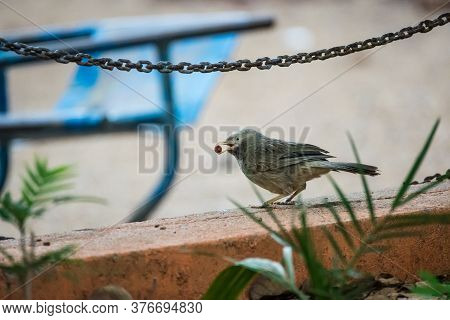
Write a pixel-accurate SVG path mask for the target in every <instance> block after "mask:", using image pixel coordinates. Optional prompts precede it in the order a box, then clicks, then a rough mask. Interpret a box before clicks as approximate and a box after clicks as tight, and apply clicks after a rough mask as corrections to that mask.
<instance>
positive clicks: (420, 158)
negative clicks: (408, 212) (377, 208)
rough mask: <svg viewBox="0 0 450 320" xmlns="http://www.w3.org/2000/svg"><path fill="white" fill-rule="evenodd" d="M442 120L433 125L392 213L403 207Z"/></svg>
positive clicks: (393, 204) (400, 189) (397, 196)
mask: <svg viewBox="0 0 450 320" xmlns="http://www.w3.org/2000/svg"><path fill="white" fill-rule="evenodd" d="M439 122H440V119H438V120H436V122H435V123H434V125H433V128H432V129H431V131H430V133H429V134H428V138H427V140H426V141H425V144H424V146H423V147H422V150H420V152H419V155H418V156H417V158H416V160H415V161H414V164H413V165H412V167H411V169H410V170H409V172H408V174H407V175H406V178H405V180H403V183H402V185H401V186H400V188H399V191H398V193H397V195H396V197H395V199H394V201H393V202H392V206H391V211H392V210H394V209H395V208H397V207H398V206H399V205H401V200H402V198H403V196H404V195H405V194H406V192H407V191H408V189H409V187H410V185H411V182H412V181H413V180H414V177H415V175H416V173H417V171H418V170H419V168H420V165H421V164H422V162H423V159H424V158H425V155H426V154H427V152H428V149H429V148H430V145H431V142H432V141H433V137H434V134H435V133H436V130H437V128H438V126H439Z"/></svg>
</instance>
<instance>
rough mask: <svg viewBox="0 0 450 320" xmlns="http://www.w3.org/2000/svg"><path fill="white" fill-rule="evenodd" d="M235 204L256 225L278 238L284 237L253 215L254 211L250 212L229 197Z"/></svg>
mask: <svg viewBox="0 0 450 320" xmlns="http://www.w3.org/2000/svg"><path fill="white" fill-rule="evenodd" d="M229 200H230V201H231V202H232V203H233V204H234V205H235V206H237V207H238V208H239V209H240V210H241V211H242V212H243V213H244V214H245V215H246V216H247V217H249V218H250V219H251V220H253V222H255V223H257V224H258V225H260V226H261V227H262V228H264V229H265V230H267V231H268V232H269V233H273V234H274V235H276V236H277V237H278V238H280V239H284V237H283V236H282V235H281V234H280V233H279V232H277V231H276V230H275V229H272V228H271V227H269V226H268V225H267V224H265V223H264V222H263V221H262V219H261V218H258V217H256V216H255V214H254V213H252V212H250V211H249V210H248V209H247V208H245V207H243V206H241V205H240V204H239V203H237V202H235V201H234V200H233V199H229Z"/></svg>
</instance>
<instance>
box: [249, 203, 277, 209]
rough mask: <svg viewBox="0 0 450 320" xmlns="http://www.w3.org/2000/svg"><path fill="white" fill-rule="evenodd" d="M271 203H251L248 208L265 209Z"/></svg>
mask: <svg viewBox="0 0 450 320" xmlns="http://www.w3.org/2000/svg"><path fill="white" fill-rule="evenodd" d="M271 205H272V204H270V203H263V204H260V205H251V206H250V208H252V209H265V208H269V207H270V206H271Z"/></svg>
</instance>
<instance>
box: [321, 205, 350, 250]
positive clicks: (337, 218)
mask: <svg viewBox="0 0 450 320" xmlns="http://www.w3.org/2000/svg"><path fill="white" fill-rule="evenodd" d="M326 207H327V209H328V210H329V211H330V212H331V214H332V215H333V218H334V220H335V221H336V224H337V229H338V231H339V232H340V233H341V234H342V237H343V238H344V240H345V242H346V243H347V245H348V246H349V247H350V248H351V249H352V250H353V249H354V248H355V244H354V243H353V240H352V237H351V234H350V233H349V232H348V231H347V228H346V227H345V225H344V224H343V223H342V220H341V217H340V216H339V214H338V213H337V211H336V209H335V208H334V207H333V206H332V205H330V204H328V203H327V204H326Z"/></svg>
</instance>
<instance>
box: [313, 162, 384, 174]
mask: <svg viewBox="0 0 450 320" xmlns="http://www.w3.org/2000/svg"><path fill="white" fill-rule="evenodd" d="M316 163H317V162H315V164H316ZM319 167H321V168H327V169H330V170H332V171H345V172H350V173H358V174H366V175H369V176H377V175H379V174H380V173H379V172H378V168H377V167H374V166H369V165H366V164H358V163H348V162H328V161H321V162H320V165H319Z"/></svg>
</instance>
